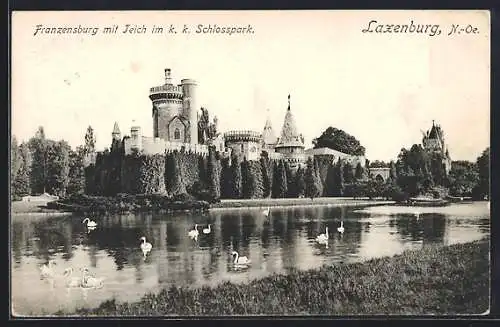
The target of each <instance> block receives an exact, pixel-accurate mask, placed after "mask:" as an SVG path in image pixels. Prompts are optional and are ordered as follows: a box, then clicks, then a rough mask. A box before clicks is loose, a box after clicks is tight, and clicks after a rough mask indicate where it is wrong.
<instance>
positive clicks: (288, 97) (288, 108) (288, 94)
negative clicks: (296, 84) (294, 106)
mask: <svg viewBox="0 0 500 327" xmlns="http://www.w3.org/2000/svg"><path fill="white" fill-rule="evenodd" d="M288 110H290V94H288Z"/></svg>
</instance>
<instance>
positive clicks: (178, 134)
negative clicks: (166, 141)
mask: <svg viewBox="0 0 500 327" xmlns="http://www.w3.org/2000/svg"><path fill="white" fill-rule="evenodd" d="M180 138H181V131H179V129H178V128H176V129H175V131H174V139H176V140H179V139H180Z"/></svg>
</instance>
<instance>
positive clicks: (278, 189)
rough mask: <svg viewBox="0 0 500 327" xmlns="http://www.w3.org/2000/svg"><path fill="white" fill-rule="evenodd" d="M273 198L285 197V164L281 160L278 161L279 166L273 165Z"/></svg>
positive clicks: (286, 184)
mask: <svg viewBox="0 0 500 327" xmlns="http://www.w3.org/2000/svg"><path fill="white" fill-rule="evenodd" d="M273 177H274V180H273V198H284V197H286V195H287V192H288V190H287V186H288V183H287V180H286V171H285V163H284V161H283V160H280V161H279V164H277V165H275V172H274V174H273Z"/></svg>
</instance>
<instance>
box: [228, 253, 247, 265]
mask: <svg viewBox="0 0 500 327" xmlns="http://www.w3.org/2000/svg"><path fill="white" fill-rule="evenodd" d="M231 254H232V255H233V257H234V256H235V258H234V264H236V265H249V264H250V263H251V261H250V259H248V258H247V257H240V255H239V254H238V252H236V251H233V252H232V253H231Z"/></svg>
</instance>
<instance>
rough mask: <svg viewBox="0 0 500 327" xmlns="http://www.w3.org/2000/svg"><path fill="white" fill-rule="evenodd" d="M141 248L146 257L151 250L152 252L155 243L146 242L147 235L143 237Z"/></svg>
mask: <svg viewBox="0 0 500 327" xmlns="http://www.w3.org/2000/svg"><path fill="white" fill-rule="evenodd" d="M140 240H141V250H142V254H143V255H144V258H146V256H147V255H148V253H149V252H151V249H152V248H153V245H151V243H148V242H146V237H144V236H143V237H141V238H140Z"/></svg>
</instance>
